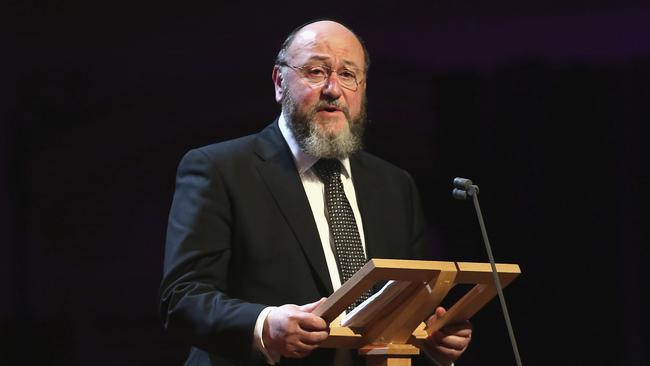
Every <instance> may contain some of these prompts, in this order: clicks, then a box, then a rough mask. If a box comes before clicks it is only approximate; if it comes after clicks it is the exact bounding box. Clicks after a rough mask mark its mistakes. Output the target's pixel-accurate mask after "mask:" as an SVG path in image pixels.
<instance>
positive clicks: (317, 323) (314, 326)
mask: <svg viewBox="0 0 650 366" xmlns="http://www.w3.org/2000/svg"><path fill="white" fill-rule="evenodd" d="M298 325H300V328H302V329H304V330H306V331H320V330H327V328H328V327H327V322H325V320H324V319H323V318H321V317H320V316H316V315H314V314H311V313H302V314H301V315H300V316H299V317H298Z"/></svg>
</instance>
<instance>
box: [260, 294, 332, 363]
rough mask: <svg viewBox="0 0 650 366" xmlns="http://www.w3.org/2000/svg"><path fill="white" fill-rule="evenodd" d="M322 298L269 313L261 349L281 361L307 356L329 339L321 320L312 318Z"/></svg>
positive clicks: (285, 306)
mask: <svg viewBox="0 0 650 366" xmlns="http://www.w3.org/2000/svg"><path fill="white" fill-rule="evenodd" d="M323 301H325V298H322V299H320V300H318V301H316V302H313V303H311V304H305V305H302V306H298V305H292V304H290V305H282V306H280V307H277V308H274V309H273V310H271V311H270V312H269V315H268V316H267V317H266V321H265V322H264V329H263V331H262V339H263V341H264V347H265V348H266V349H267V350H268V351H270V352H272V353H275V354H280V355H282V356H283V357H291V358H302V357H305V356H307V355H309V354H310V353H311V352H312V351H313V350H314V349H316V348H317V347H318V345H319V344H320V343H321V342H323V341H324V340H325V339H327V336H328V335H329V332H328V325H327V323H326V322H325V320H323V318H321V317H319V316H316V315H314V314H312V311H314V309H316V308H317V307H318V306H319V305H320V304H322V303H323Z"/></svg>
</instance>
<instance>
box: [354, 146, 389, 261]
mask: <svg viewBox="0 0 650 366" xmlns="http://www.w3.org/2000/svg"><path fill="white" fill-rule="evenodd" d="M350 167H351V170H352V179H353V183H354V191H355V193H356V196H357V205H358V206H359V211H360V212H361V221H362V223H363V233H364V237H365V245H366V251H367V253H368V259H371V258H385V257H386V253H387V251H386V247H385V245H386V243H385V241H384V240H382V237H383V235H382V229H385V230H389V228H382V226H383V225H382V224H381V220H379V218H380V217H381V215H384V214H386V213H384V212H382V205H381V194H382V193H381V192H380V189H381V186H380V185H379V181H378V179H377V177H376V172H373V170H372V169H371V168H370V167H369V166H368V165H367V162H366V161H365V159H363V153H359V154H355V155H353V156H351V157H350Z"/></svg>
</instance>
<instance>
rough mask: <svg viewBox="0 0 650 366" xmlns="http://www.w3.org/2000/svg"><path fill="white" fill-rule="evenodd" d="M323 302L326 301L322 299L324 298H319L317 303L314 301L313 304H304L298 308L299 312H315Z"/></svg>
mask: <svg viewBox="0 0 650 366" xmlns="http://www.w3.org/2000/svg"><path fill="white" fill-rule="evenodd" d="M325 300H327V299H326V298H324V297H321V298H320V299H319V300H318V301H314V302H311V303H309V304H305V305H302V306H300V310H302V311H305V312H308V313H311V312H312V311H314V310H316V308H317V307H319V306H320V304H322V303H323V302H325Z"/></svg>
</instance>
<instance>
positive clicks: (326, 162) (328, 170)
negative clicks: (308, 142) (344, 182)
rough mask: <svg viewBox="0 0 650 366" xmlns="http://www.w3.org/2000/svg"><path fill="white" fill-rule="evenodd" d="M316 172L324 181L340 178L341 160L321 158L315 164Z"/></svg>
mask: <svg viewBox="0 0 650 366" xmlns="http://www.w3.org/2000/svg"><path fill="white" fill-rule="evenodd" d="M314 172H315V173H316V175H317V176H318V178H320V180H321V181H323V183H326V182H330V181H332V180H337V179H340V177H341V162H340V161H338V160H337V159H320V160H318V161H317V162H316V163H315V164H314Z"/></svg>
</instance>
